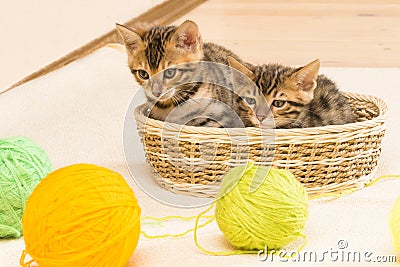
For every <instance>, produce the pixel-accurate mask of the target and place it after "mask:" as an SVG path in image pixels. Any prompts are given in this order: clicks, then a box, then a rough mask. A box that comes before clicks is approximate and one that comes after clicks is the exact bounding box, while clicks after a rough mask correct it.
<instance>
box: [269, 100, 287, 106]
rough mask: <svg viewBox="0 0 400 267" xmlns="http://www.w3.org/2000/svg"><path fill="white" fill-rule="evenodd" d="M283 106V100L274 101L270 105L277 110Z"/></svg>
mask: <svg viewBox="0 0 400 267" xmlns="http://www.w3.org/2000/svg"><path fill="white" fill-rule="evenodd" d="M285 104H286V101H285V100H274V101H273V102H272V105H273V106H274V107H277V108H281V107H283V106H284V105H285Z"/></svg>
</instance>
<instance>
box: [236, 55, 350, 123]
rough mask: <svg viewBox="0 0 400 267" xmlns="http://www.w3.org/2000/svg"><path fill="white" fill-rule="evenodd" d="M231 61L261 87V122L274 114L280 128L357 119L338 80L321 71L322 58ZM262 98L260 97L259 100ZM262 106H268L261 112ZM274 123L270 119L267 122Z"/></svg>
mask: <svg viewBox="0 0 400 267" xmlns="http://www.w3.org/2000/svg"><path fill="white" fill-rule="evenodd" d="M229 64H230V65H231V66H232V67H233V68H235V69H237V70H239V71H241V72H243V73H244V74H246V75H247V76H248V77H249V78H250V79H251V80H252V81H253V82H254V83H255V84H256V85H257V87H258V88H260V89H261V91H262V93H263V95H264V97H265V101H266V103H267V104H268V109H267V112H265V108H261V109H260V108H257V107H254V108H253V109H254V110H255V113H256V115H257V118H258V119H259V120H260V125H261V127H263V125H264V123H263V121H264V120H265V121H268V119H269V120H271V119H272V118H273V120H274V122H275V127H276V128H306V127H318V126H325V125H338V124H345V123H352V122H356V121H357V117H356V115H355V114H354V112H353V110H352V109H351V107H350V104H349V102H348V100H347V99H346V97H344V96H343V95H342V94H341V93H340V91H339V90H338V88H337V86H336V84H335V83H334V82H333V81H332V80H330V79H329V78H327V77H325V76H324V75H318V71H319V67H320V62H319V60H315V61H313V62H311V63H309V64H308V65H306V66H303V67H299V68H293V67H288V66H283V65H279V64H265V65H260V66H249V64H247V65H246V66H244V65H243V64H242V63H240V62H238V61H237V60H235V59H234V58H229ZM258 103H259V100H257V104H258ZM260 110H264V112H262V114H260ZM266 125H267V127H270V123H267V124H266Z"/></svg>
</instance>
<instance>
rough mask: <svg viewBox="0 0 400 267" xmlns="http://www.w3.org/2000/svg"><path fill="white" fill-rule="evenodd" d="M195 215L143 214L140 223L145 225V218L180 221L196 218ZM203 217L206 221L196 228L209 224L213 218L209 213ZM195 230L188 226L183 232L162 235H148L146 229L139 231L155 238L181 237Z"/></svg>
mask: <svg viewBox="0 0 400 267" xmlns="http://www.w3.org/2000/svg"><path fill="white" fill-rule="evenodd" d="M196 217H197V216H190V217H183V216H166V217H162V218H157V217H153V216H145V217H142V219H141V223H142V225H145V224H146V223H147V222H146V220H152V221H156V222H167V221H170V220H174V219H178V220H182V221H191V220H194V219H196ZM204 218H206V219H208V220H207V221H205V222H204V223H202V224H200V225H198V228H202V227H204V226H206V225H208V224H210V223H211V222H212V221H213V220H214V216H212V215H209V216H204ZM193 231H195V228H190V229H188V230H186V231H184V232H181V233H178V234H163V235H149V234H148V233H147V232H146V231H144V230H141V231H140V233H141V234H142V235H143V236H144V237H146V238H149V239H157V238H168V237H171V238H179V237H183V236H186V235H187V234H189V233H191V232H193Z"/></svg>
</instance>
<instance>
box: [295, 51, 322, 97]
mask: <svg viewBox="0 0 400 267" xmlns="http://www.w3.org/2000/svg"><path fill="white" fill-rule="evenodd" d="M319 66H320V62H319V59H317V60H314V61H313V62H311V63H309V64H307V65H305V66H304V67H301V68H299V69H298V70H297V71H296V72H295V73H294V74H293V76H292V77H293V78H294V79H295V82H296V85H297V86H298V87H299V89H301V90H303V91H305V92H310V93H313V91H314V89H315V87H317V78H318V71H319Z"/></svg>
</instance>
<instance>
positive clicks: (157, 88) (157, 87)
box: [151, 83, 162, 97]
mask: <svg viewBox="0 0 400 267" xmlns="http://www.w3.org/2000/svg"><path fill="white" fill-rule="evenodd" d="M151 92H152V93H153V95H154V96H155V97H159V96H160V95H161V94H162V88H161V85H160V84H159V83H154V84H153V85H152V88H151Z"/></svg>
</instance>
